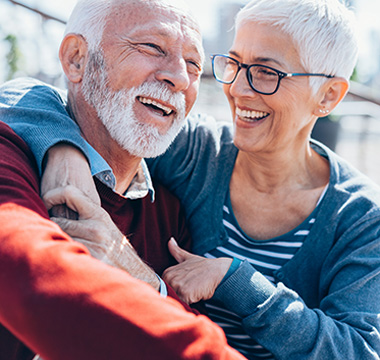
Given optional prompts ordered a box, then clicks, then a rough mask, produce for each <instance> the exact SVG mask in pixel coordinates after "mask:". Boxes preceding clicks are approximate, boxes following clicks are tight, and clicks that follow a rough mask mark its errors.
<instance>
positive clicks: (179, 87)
mask: <svg viewBox="0 0 380 360" xmlns="http://www.w3.org/2000/svg"><path fill="white" fill-rule="evenodd" d="M156 78H157V80H159V81H163V82H165V83H166V84H168V85H169V86H170V88H171V89H172V90H173V91H184V90H186V89H187V88H188V87H189V85H190V77H189V73H188V71H187V64H186V61H185V59H183V58H175V59H171V60H170V61H167V62H165V64H163V66H162V68H161V69H159V70H158V71H157V72H156Z"/></svg>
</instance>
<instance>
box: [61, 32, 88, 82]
mask: <svg viewBox="0 0 380 360" xmlns="http://www.w3.org/2000/svg"><path fill="white" fill-rule="evenodd" d="M87 55H88V50H87V42H86V40H85V39H84V37H83V36H81V35H77V34H68V35H66V36H65V38H64V39H63V41H62V43H61V47H60V48H59V59H60V60H61V64H62V68H63V71H64V72H65V74H66V76H67V78H68V80H69V81H71V82H73V83H79V82H81V81H82V78H83V74H84V68H85V65H86V63H87Z"/></svg>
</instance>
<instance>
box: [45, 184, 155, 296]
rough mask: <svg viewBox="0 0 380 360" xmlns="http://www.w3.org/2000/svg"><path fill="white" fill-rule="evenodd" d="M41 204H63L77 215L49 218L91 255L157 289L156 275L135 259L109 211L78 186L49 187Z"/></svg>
mask: <svg viewBox="0 0 380 360" xmlns="http://www.w3.org/2000/svg"><path fill="white" fill-rule="evenodd" d="M45 204H46V207H47V208H48V209H50V208H52V207H53V206H54V205H56V204H66V205H67V206H68V207H69V208H70V209H71V210H73V211H75V212H76V213H77V214H78V217H79V218H78V220H71V219H65V218H60V217H58V218H56V217H53V218H51V220H53V221H54V222H55V223H57V224H58V225H59V226H60V227H61V229H62V230H63V231H65V232H66V233H67V234H69V235H70V236H71V237H72V238H73V239H74V240H76V241H78V242H81V243H82V244H83V245H85V246H86V247H87V248H88V250H89V251H90V253H91V255H92V256H94V257H95V258H97V259H99V260H101V261H103V262H105V263H107V264H109V265H112V266H114V267H117V268H120V269H122V270H125V271H127V272H128V273H129V274H131V275H132V276H133V277H135V278H137V279H140V280H143V281H145V282H147V283H148V284H150V285H152V286H153V287H154V288H155V289H156V290H158V289H159V287H160V282H159V280H158V278H157V276H156V274H155V273H154V271H153V270H152V269H150V268H149V267H148V266H147V265H146V264H145V263H144V262H143V261H142V260H141V259H140V258H139V256H138V255H137V253H136V252H135V250H134V249H133V247H132V245H131V244H130V242H129V241H128V240H127V238H126V237H125V236H124V235H123V234H122V233H121V232H120V230H119V229H118V228H117V226H116V225H115V224H114V222H113V221H112V219H111V217H110V216H109V214H108V213H107V212H106V211H105V210H104V209H103V208H102V207H100V206H99V204H97V203H95V202H93V200H92V199H90V198H89V197H88V196H87V195H85V194H84V193H83V192H81V191H80V190H79V189H77V188H76V187H74V186H71V185H68V186H65V187H63V188H56V189H53V190H50V191H48V192H47V193H46V194H45Z"/></svg>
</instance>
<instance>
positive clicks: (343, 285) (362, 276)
mask: <svg viewBox="0 0 380 360" xmlns="http://www.w3.org/2000/svg"><path fill="white" fill-rule="evenodd" d="M64 106H65V103H64V101H63V100H62V98H61V97H60V94H59V93H58V92H57V91H56V90H55V89H53V88H51V87H47V86H44V85H43V84H42V83H38V82H35V81H33V80H25V79H23V80H17V81H13V82H10V83H7V84H5V85H4V86H3V87H2V88H0V118H1V119H2V120H4V121H5V122H7V123H9V124H10V125H11V126H12V127H13V128H14V130H15V131H16V132H17V133H18V134H19V135H20V136H21V137H23V138H24V139H25V141H26V142H27V143H28V145H29V146H30V147H31V149H32V151H33V152H34V154H35V155H36V159H37V163H38V164H39V166H41V164H42V161H43V157H44V154H45V153H46V151H47V150H48V149H49V147H51V146H53V145H54V144H56V143H57V142H61V141H66V142H69V143H72V144H75V145H76V146H78V147H79V148H80V149H82V151H83V152H86V151H87V148H86V145H85V143H84V141H83V139H82V138H81V137H80V134H79V129H78V128H77V126H76V124H75V123H74V122H73V121H71V120H70V119H69V118H68V114H67V113H66V111H65V107H64ZM37 120H38V122H37ZM312 146H313V148H314V149H315V150H316V151H317V152H318V153H320V154H321V155H322V156H325V157H326V158H327V159H328V161H329V163H330V182H329V186H328V189H327V192H326V194H325V196H324V198H323V200H322V202H321V203H320V205H319V206H320V210H319V212H318V215H317V218H316V221H315V223H314V225H313V227H312V229H311V231H310V234H309V235H308V237H307V238H306V240H305V242H304V244H303V246H302V247H301V248H300V249H299V250H298V252H297V253H296V255H295V256H294V257H293V258H292V259H291V260H289V261H288V262H287V263H286V264H285V265H284V266H283V267H282V268H281V269H279V270H277V271H276V272H275V273H274V276H275V278H276V283H275V284H273V283H271V282H270V281H268V280H267V279H266V278H265V277H264V276H262V275H261V274H260V273H259V272H257V271H256V270H255V269H254V267H252V266H251V265H250V264H249V263H248V262H244V263H243V264H242V265H241V266H240V267H239V268H238V269H237V270H236V271H235V272H234V273H233V274H232V275H231V276H230V277H228V278H227V279H226V280H225V281H224V282H223V283H222V284H221V285H220V286H219V287H218V288H217V290H216V293H215V295H214V298H215V299H217V300H219V301H220V302H221V303H223V305H224V306H225V307H226V308H227V309H230V310H231V311H233V312H235V313H237V314H238V315H240V316H241V317H242V318H243V326H244V328H245V330H246V331H247V333H248V334H249V335H250V336H251V337H252V338H254V339H255V340H256V341H257V342H258V343H260V344H261V345H262V346H264V347H265V348H267V349H268V350H269V351H270V352H271V353H273V354H274V356H275V357H276V358H277V359H292V360H293V359H315V360H322V359H323V360H324V359H329V360H330V359H345V360H348V359H360V360H362V359H379V358H380V357H379V354H380V189H379V188H378V187H377V186H376V185H375V184H374V183H372V182H371V181H370V180H369V179H368V178H367V177H365V176H364V175H363V174H361V173H360V172H358V171H357V170H355V169H354V168H353V167H352V166H351V165H350V164H348V163H347V162H346V161H344V160H343V159H341V158H340V157H339V156H337V155H336V154H335V153H333V152H332V151H331V150H329V149H328V148H326V147H324V146H323V145H321V144H319V143H316V142H312ZM237 152H238V150H237V149H236V147H235V146H234V145H233V143H232V135H231V129H230V126H229V125H226V124H220V123H217V122H215V121H214V120H213V119H212V118H210V117H205V116H195V117H193V118H191V119H189V121H188V122H187V123H186V125H185V128H184V129H183V131H182V132H181V133H180V134H179V136H178V137H177V139H176V140H175V142H174V143H173V144H172V146H171V147H170V149H169V151H167V152H166V153H165V154H164V155H163V156H161V157H160V158H158V159H155V160H154V161H153V160H150V161H149V165H150V166H151V171H152V174H153V176H154V177H155V178H159V179H160V180H161V181H163V182H165V184H166V186H168V187H169V188H170V189H171V190H172V191H173V192H174V193H175V194H176V195H177V196H178V197H179V198H180V200H181V201H182V203H183V205H184V207H185V210H186V216H187V219H188V221H189V225H190V229H191V232H192V237H193V241H194V252H196V253H198V254H203V253H204V252H206V251H208V250H210V249H212V248H215V247H216V246H218V245H220V244H222V243H223V242H225V241H226V239H227V235H226V232H225V229H224V227H223V223H222V205H223V202H224V199H225V195H226V192H227V191H228V185H229V181H230V176H231V173H232V170H233V166H234V162H235V159H236V155H237Z"/></svg>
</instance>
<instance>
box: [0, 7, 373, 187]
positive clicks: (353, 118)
mask: <svg viewBox="0 0 380 360" xmlns="http://www.w3.org/2000/svg"><path fill="white" fill-rule="evenodd" d="M188 1H189V6H190V7H191V8H192V11H193V13H194V15H195V16H196V17H197V18H198V20H199V22H200V24H201V27H202V31H203V36H204V47H205V51H206V55H207V57H208V56H209V55H210V54H213V53H224V52H226V51H228V49H229V46H230V45H231V43H232V39H233V29H232V27H233V22H234V17H235V15H236V13H237V11H238V10H239V9H240V8H241V7H242V6H243V5H244V4H246V3H247V2H248V1H242V0H241V1H238V0H188ZM268 1H269V0H268ZM75 3H76V0H63V1H58V0H17V1H15V0H0V84H1V83H3V82H5V81H6V80H9V79H12V78H15V77H20V76H32V77H36V78H39V79H41V80H43V81H45V82H48V83H50V84H52V85H55V86H58V87H64V82H63V78H62V75H61V74H62V71H61V67H60V64H59V60H58V55H57V54H58V48H59V44H60V41H61V39H62V35H63V31H64V26H65V25H64V24H65V22H66V21H67V19H68V17H69V15H70V13H71V11H72V9H73V7H74V6H75ZM346 3H348V4H349V5H350V6H351V7H352V8H353V9H354V11H355V13H356V15H357V18H358V21H359V24H360V26H359V29H360V56H359V61H358V64H357V67H356V69H355V73H354V76H353V79H352V83H351V88H350V93H349V94H348V96H347V97H346V99H345V100H344V101H343V102H342V104H341V105H339V107H338V108H337V109H336V110H335V111H334V113H333V114H332V116H329V117H328V118H321V119H319V120H318V122H317V126H316V128H315V130H314V131H313V137H315V138H317V139H318V140H320V141H322V142H324V143H325V144H326V145H328V146H329V147H330V148H332V149H334V150H335V151H336V152H337V153H338V154H339V155H341V156H342V157H344V158H346V159H347V160H348V161H350V162H351V163H352V164H353V165H355V166H356V167H357V168H359V169H360V170H361V171H362V172H364V173H365V174H367V175H368V176H369V177H370V178H372V179H373V180H374V181H375V182H377V183H378V184H379V185H380V21H379V17H378V14H380V1H379V0H349V1H346ZM193 111H194V112H205V113H208V114H212V115H213V116H214V117H216V118H217V119H218V120H223V121H230V111H229V107H228V104H227V101H226V100H225V98H224V95H223V92H222V89H221V87H220V86H219V85H218V84H217V83H216V82H215V81H214V80H213V79H212V76H211V74H210V61H209V60H208V59H207V61H206V71H205V74H204V76H203V78H202V82H201V89H200V95H199V98H198V100H197V103H196V105H195V107H194V110H193Z"/></svg>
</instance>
